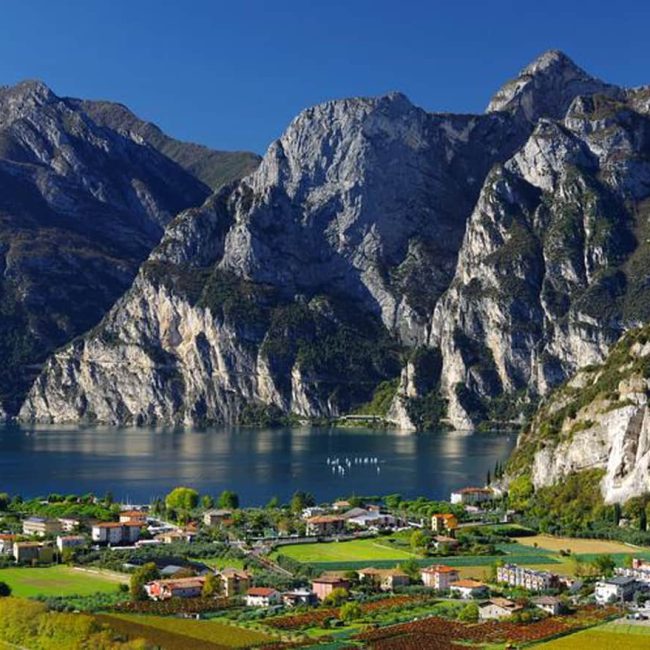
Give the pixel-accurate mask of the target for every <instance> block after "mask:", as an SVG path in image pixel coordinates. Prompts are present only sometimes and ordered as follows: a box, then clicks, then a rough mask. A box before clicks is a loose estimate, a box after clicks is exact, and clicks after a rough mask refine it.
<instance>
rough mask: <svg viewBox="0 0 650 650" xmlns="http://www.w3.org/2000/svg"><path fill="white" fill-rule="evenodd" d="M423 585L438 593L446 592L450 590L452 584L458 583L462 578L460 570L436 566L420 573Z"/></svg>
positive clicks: (441, 565) (442, 565) (440, 565)
mask: <svg viewBox="0 0 650 650" xmlns="http://www.w3.org/2000/svg"><path fill="white" fill-rule="evenodd" d="M420 576H421V578H422V584H424V586H425V587H429V588H430V589H435V590H436V591H445V590H447V589H449V586H450V585H451V583H452V582H457V581H458V580H459V578H460V575H459V573H458V569H454V568H453V567H450V566H446V565H444V564H434V565H433V566H430V567H426V568H425V569H422V570H421V571H420Z"/></svg>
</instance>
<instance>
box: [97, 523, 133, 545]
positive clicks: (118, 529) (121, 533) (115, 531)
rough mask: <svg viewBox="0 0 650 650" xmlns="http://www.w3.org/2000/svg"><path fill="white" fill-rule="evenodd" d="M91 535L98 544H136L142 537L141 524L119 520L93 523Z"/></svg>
mask: <svg viewBox="0 0 650 650" xmlns="http://www.w3.org/2000/svg"><path fill="white" fill-rule="evenodd" d="M91 536H92V540H93V542H97V543H98V544H134V543H135V542H137V541H138V539H139V537H140V524H130V523H120V522H118V521H109V522H102V523H99V524H93V527H92V529H91Z"/></svg>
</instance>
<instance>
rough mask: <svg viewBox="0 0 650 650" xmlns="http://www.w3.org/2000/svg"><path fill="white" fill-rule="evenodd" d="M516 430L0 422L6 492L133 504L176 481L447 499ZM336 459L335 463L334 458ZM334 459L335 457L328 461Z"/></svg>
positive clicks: (270, 491) (259, 498) (213, 489)
mask: <svg viewBox="0 0 650 650" xmlns="http://www.w3.org/2000/svg"><path fill="white" fill-rule="evenodd" d="M515 441H516V435H515V434H505V433H504V434H484V433H469V432H436V433H419V434H399V433H396V432H384V431H373V430H369V429H359V428H355V429H351V428H314V427H298V428H286V429H251V428H232V429H229V428H210V429H205V430H195V429H184V430H178V429H173V430H172V429H168V430H167V429H144V428H143V429H138V428H110V427H60V426H38V427H18V426H14V425H7V426H4V427H2V428H0V491H2V492H9V493H12V494H22V495H23V496H40V495H47V494H48V493H51V492H59V493H63V494H69V493H76V494H80V493H86V492H94V493H95V494H98V495H103V494H104V493H105V492H107V491H109V490H110V491H111V492H113V494H114V496H115V498H117V499H120V500H128V501H129V502H131V503H141V502H145V501H149V500H150V499H151V498H152V497H154V496H159V495H164V494H166V493H167V492H168V491H169V490H170V489H171V488H173V487H175V486H177V485H189V486H191V487H195V488H196V489H198V490H199V491H200V492H201V493H202V494H203V493H209V494H218V493H219V492H220V491H221V490H223V489H230V490H234V491H235V492H237V493H238V494H239V495H240V499H241V502H242V505H258V504H264V503H266V502H267V501H268V500H269V499H270V498H271V497H272V496H278V497H279V498H280V499H282V500H283V501H286V500H288V499H289V497H290V496H291V494H293V492H294V491H296V490H305V491H308V492H312V493H313V494H314V495H315V496H316V498H317V500H327V499H332V498H335V497H339V496H345V495H350V494H359V495H374V494H389V493H395V492H397V493H400V494H402V495H404V496H408V497H416V496H420V495H422V496H427V497H430V498H448V497H449V492H450V491H451V490H452V489H455V488H459V487H463V486H466V485H479V484H483V483H484V482H485V476H486V472H487V471H488V470H493V468H494V464H495V462H496V461H497V460H500V461H503V460H505V459H506V458H507V457H508V455H509V454H510V452H511V450H512V449H513V447H514V445H515ZM337 460H338V466H340V467H341V468H342V469H339V468H338V466H334V465H335V463H336V461H337ZM328 462H329V464H328Z"/></svg>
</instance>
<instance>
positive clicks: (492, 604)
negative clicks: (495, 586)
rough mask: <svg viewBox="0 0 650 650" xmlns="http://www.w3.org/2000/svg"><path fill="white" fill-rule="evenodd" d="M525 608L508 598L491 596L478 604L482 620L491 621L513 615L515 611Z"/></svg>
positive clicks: (479, 615)
mask: <svg viewBox="0 0 650 650" xmlns="http://www.w3.org/2000/svg"><path fill="white" fill-rule="evenodd" d="M522 609H523V607H522V606H521V605H517V603H514V602H513V601H512V600H508V599H507V598H490V600H486V601H484V602H482V603H479V605H478V617H479V620H481V621H490V620H495V619H500V618H507V617H508V616H512V615H513V614H514V613H515V612H519V611H521V610H522Z"/></svg>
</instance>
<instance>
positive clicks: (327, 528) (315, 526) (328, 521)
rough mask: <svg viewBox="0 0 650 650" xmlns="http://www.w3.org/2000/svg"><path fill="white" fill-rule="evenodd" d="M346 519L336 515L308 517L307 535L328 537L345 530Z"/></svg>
mask: <svg viewBox="0 0 650 650" xmlns="http://www.w3.org/2000/svg"><path fill="white" fill-rule="evenodd" d="M345 523H346V520H345V519H343V517H337V516H336V515H321V516H319V517H310V518H309V519H307V535H311V536H316V537H328V536H330V535H340V534H341V533H344V532H345Z"/></svg>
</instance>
